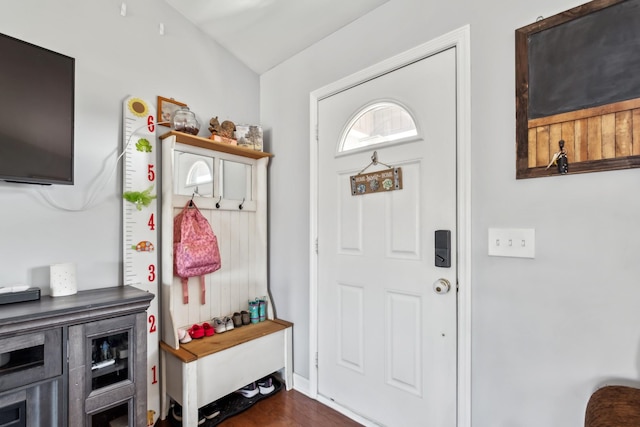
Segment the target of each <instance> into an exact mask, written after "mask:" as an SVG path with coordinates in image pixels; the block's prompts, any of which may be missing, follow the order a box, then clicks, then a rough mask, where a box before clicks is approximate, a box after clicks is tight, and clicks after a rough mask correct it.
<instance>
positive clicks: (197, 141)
mask: <svg viewBox="0 0 640 427" xmlns="http://www.w3.org/2000/svg"><path fill="white" fill-rule="evenodd" d="M170 136H175V137H176V141H177V142H179V143H181V144H187V145H193V146H195V147H200V148H205V149H208V150H215V151H220V152H222V153H228V154H235V155H237V156H243V157H248V158H251V159H261V158H263V157H271V156H273V154H271V153H265V152H263V151H257V150H251V149H248V148H242V147H238V146H237V145H231V144H225V143H223V142H217V141H213V140H211V139H207V138H202V137H200V136H194V135H189V134H188V133H184V132H177V131H175V130H172V131H170V132H167V133H165V134H163V135H160V139H165V138H168V137H170Z"/></svg>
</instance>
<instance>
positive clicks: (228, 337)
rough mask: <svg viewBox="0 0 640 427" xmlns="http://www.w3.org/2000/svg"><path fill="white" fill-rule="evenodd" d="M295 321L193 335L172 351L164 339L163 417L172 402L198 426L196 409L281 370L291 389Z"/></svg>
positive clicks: (185, 421) (184, 419)
mask: <svg viewBox="0 0 640 427" xmlns="http://www.w3.org/2000/svg"><path fill="white" fill-rule="evenodd" d="M292 329H293V324H292V323H290V322H287V321H284V320H280V319H274V320H266V321H264V322H260V323H256V324H250V325H245V326H242V327H240V328H235V329H233V330H231V331H227V332H224V333H222V334H215V335H213V336H211V337H205V338H202V339H194V340H192V341H191V342H189V343H187V344H182V345H181V346H180V348H179V349H177V350H176V349H174V348H172V347H170V346H169V345H167V344H166V343H164V342H162V343H161V344H160V348H161V358H162V366H163V369H164V372H163V375H162V377H163V378H164V383H163V393H164V394H165V399H164V400H163V401H164V407H163V411H162V412H163V416H162V418H163V419H164V418H165V417H166V416H167V415H168V412H169V400H170V399H173V400H175V401H176V402H178V403H179V404H180V405H182V425H183V426H195V425H197V424H198V408H201V407H203V406H205V405H207V404H208V403H211V402H213V401H215V400H218V399H220V398H221V397H224V396H226V395H227V394H229V393H232V392H234V391H235V390H238V389H240V388H242V387H244V386H245V385H247V384H250V383H252V382H254V381H257V380H258V379H260V378H262V377H265V376H267V375H269V374H272V373H274V372H278V373H279V376H280V377H281V379H282V381H283V382H284V384H285V387H286V389H287V390H290V389H291V387H292V375H293V370H292V368H293V366H292V348H291V344H292Z"/></svg>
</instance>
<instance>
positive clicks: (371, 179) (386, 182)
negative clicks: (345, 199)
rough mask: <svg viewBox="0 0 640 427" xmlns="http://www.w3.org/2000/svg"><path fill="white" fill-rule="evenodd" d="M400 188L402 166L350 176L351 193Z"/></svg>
mask: <svg viewBox="0 0 640 427" xmlns="http://www.w3.org/2000/svg"><path fill="white" fill-rule="evenodd" d="M393 190H402V168H391V169H386V170H382V171H378V172H370V173H365V174H358V175H354V176H352V177H351V195H353V196H360V195H362V194H371V193H378V192H381V191H393Z"/></svg>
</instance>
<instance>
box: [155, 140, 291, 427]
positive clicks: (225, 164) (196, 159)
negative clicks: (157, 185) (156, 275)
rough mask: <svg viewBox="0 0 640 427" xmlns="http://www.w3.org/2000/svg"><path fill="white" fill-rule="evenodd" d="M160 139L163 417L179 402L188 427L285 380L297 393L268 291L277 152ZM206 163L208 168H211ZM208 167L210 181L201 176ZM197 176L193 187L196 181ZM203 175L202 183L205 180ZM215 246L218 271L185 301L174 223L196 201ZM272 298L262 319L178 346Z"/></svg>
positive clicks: (285, 337) (285, 338)
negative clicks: (241, 394)
mask: <svg viewBox="0 0 640 427" xmlns="http://www.w3.org/2000/svg"><path fill="white" fill-rule="evenodd" d="M160 139H161V141H162V202H161V203H162V228H161V233H162V242H163V244H162V254H161V257H162V263H161V264H162V285H161V295H162V301H161V305H162V311H161V313H162V314H161V320H162V322H161V323H162V342H161V343H160V349H161V369H162V375H161V377H162V378H163V384H162V388H163V390H162V398H163V399H162V418H163V419H164V418H165V417H166V416H167V415H168V411H169V404H170V401H171V400H174V401H175V402H177V403H178V404H180V405H181V406H182V423H183V425H184V426H191V425H197V422H198V408H202V407H203V406H206V405H207V404H210V403H211V402H213V401H215V400H217V399H220V398H222V397H224V396H226V395H228V394H230V393H233V392H234V391H235V390H237V389H240V388H242V387H244V386H245V385H247V384H249V383H251V382H254V381H257V380H258V379H260V378H263V377H265V376H267V375H270V374H272V373H274V372H279V374H280V376H281V377H282V379H283V382H284V384H285V386H286V389H287V390H288V389H290V388H291V378H292V352H291V349H292V344H291V340H292V327H293V325H292V324H291V323H289V322H286V321H284V320H281V319H275V318H274V311H273V306H272V301H271V300H270V298H269V296H268V295H269V292H268V288H267V190H266V183H267V165H268V162H269V158H270V157H271V154H269V153H264V152H261V151H254V150H250V149H245V148H240V147H237V146H233V145H229V144H225V143H220V142H215V141H211V140H209V139H205V138H201V137H197V136H192V135H188V134H184V133H181V132H176V131H171V132H168V133H167V134H165V135H162V136H161V137H160ZM204 165H207V166H206V167H205V166H204ZM207 168H208V169H209V177H210V179H207V174H206V173H204V174H203V173H202V171H203V170H204V171H206V169H207ZM196 171H199V176H200V179H199V180H198V181H197V185H194V181H193V180H190V177H193V175H194V173H195V172H196ZM203 176H204V178H203ZM190 200H193V202H194V203H195V204H196V206H197V207H198V209H199V210H200V212H201V213H202V214H203V215H204V216H205V217H206V218H207V220H208V221H209V224H211V227H212V229H213V231H214V233H215V234H216V236H217V238H218V246H219V249H220V257H221V264H222V267H221V268H220V270H218V271H216V272H214V273H211V274H207V275H205V299H204V302H203V301H201V299H200V298H199V297H197V296H198V295H200V281H199V280H198V278H197V277H194V278H190V279H189V283H188V292H189V295H192V296H194V297H193V298H189V300H188V303H187V304H184V302H183V289H182V283H181V281H180V278H179V277H174V275H173V244H172V242H173V218H174V217H175V216H176V215H177V214H178V213H179V212H180V211H181V210H182V209H183V208H184V206H185V205H186V204H187V203H188V202H189V201H190ZM264 296H267V297H266V320H264V321H262V322H258V323H255V324H249V325H243V326H241V327H238V328H234V329H233V330H230V331H226V332H224V333H219V334H214V335H213V336H209V337H204V338H199V339H193V340H191V341H190V342H188V343H184V344H181V343H180V339H179V331H180V330H183V331H187V330H189V329H190V328H192V327H193V326H194V325H202V324H203V323H205V322H208V323H210V324H211V322H212V320H213V319H214V318H224V317H225V316H233V314H234V313H236V312H238V313H239V312H241V311H243V310H245V311H246V310H249V301H250V300H255V299H256V298H263V297H264Z"/></svg>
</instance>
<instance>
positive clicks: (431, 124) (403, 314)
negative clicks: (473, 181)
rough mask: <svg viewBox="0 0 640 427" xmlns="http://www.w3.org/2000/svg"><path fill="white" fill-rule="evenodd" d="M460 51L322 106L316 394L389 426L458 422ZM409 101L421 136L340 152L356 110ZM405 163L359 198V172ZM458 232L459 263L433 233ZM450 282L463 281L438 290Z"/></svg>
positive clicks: (391, 75) (398, 72)
mask: <svg viewBox="0 0 640 427" xmlns="http://www.w3.org/2000/svg"><path fill="white" fill-rule="evenodd" d="M455 76H456V63H455V49H454V48H451V49H449V50H446V51H444V52H441V53H438V54H436V55H433V56H430V57H428V58H424V59H422V60H420V61H417V62H415V63H412V64H410V65H407V66H405V67H402V68H400V69H397V70H395V71H393V72H390V73H387V74H384V75H382V76H379V77H377V78H375V79H372V80H369V81H367V82H364V83H362V84H359V85H357V86H354V87H352V88H350V89H348V90H345V91H343V92H340V93H337V94H335V95H332V96H330V97H327V98H325V99H322V100H321V101H319V103H318V124H319V129H318V132H319V147H318V162H319V164H318V171H319V185H318V236H319V238H318V393H319V394H320V395H322V396H324V397H326V398H327V399H332V400H334V401H335V402H336V403H337V404H339V405H341V406H343V407H345V408H347V409H349V410H351V411H353V412H354V413H356V414H359V415H361V416H362V417H364V418H367V419H369V420H372V421H373V422H375V423H378V424H381V425H388V426H422V425H424V426H453V425H455V419H456V292H455V283H456V267H457V265H456V257H455V254H456V245H455V242H456V105H455V102H456V82H455ZM382 100H384V101H391V102H395V103H397V104H399V105H402V106H403V107H404V108H405V109H406V110H408V111H409V112H410V113H411V115H412V116H413V118H414V120H415V122H416V126H417V128H418V137H416V138H413V139H411V140H409V141H404V142H402V143H399V144H381V145H375V146H371V147H369V148H367V149H359V150H354V151H353V152H347V153H339V139H340V137H341V135H342V133H343V132H344V131H345V126H346V124H347V123H349V121H350V120H351V119H352V117H353V115H354V113H356V112H358V111H360V110H362V108H363V107H365V106H367V105H370V104H372V103H373V102H376V101H382ZM374 150H375V151H376V152H377V155H378V159H379V163H378V165H374V166H371V167H370V168H367V170H366V172H372V171H375V170H381V169H386V168H387V167H386V166H384V165H382V163H384V164H386V165H390V166H393V167H401V168H402V173H403V189H401V190H396V191H390V192H380V193H373V194H365V195H358V196H352V195H351V187H350V180H349V177H350V176H352V175H356V174H357V173H358V172H360V171H361V170H362V169H363V168H364V167H366V166H367V165H368V164H369V163H370V162H371V155H372V153H373V151H374ZM441 229H444V230H451V253H452V260H451V267H450V268H441V267H435V266H434V258H435V255H434V232H435V231H436V230H441ZM440 278H444V279H447V280H448V281H449V282H450V283H452V284H453V287H454V289H453V290H452V291H451V292H449V293H446V294H437V293H435V292H434V290H433V285H434V283H436V282H437V281H438V280H439V279H440Z"/></svg>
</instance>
